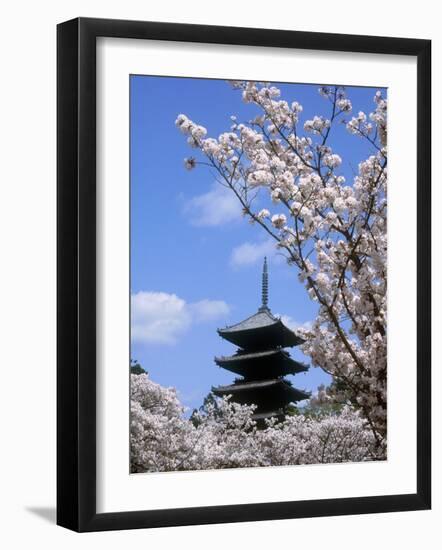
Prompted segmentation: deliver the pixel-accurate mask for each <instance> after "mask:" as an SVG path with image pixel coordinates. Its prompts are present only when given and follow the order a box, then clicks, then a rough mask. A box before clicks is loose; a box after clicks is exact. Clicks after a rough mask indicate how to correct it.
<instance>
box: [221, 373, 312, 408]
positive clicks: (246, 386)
mask: <svg viewBox="0 0 442 550" xmlns="http://www.w3.org/2000/svg"><path fill="white" fill-rule="evenodd" d="M270 389H271V390H273V391H277V392H278V393H282V394H284V395H285V396H286V398H287V399H288V401H287V402H290V401H302V400H303V399H308V398H309V397H310V394H309V393H307V392H305V391H303V390H298V389H296V388H294V387H293V386H292V385H291V384H290V383H289V382H287V381H286V380H283V379H282V378H273V379H271V380H257V381H253V382H235V383H234V384H231V385H229V386H218V387H217V388H215V387H212V391H213V393H214V394H215V395H218V396H222V395H229V394H232V395H235V394H238V393H244V392H255V391H260V390H265V391H266V392H268V390H270Z"/></svg>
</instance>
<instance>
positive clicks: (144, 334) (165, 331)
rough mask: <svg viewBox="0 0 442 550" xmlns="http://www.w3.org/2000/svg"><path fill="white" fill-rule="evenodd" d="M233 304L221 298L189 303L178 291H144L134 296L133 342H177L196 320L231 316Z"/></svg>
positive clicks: (132, 314)
mask: <svg viewBox="0 0 442 550" xmlns="http://www.w3.org/2000/svg"><path fill="white" fill-rule="evenodd" d="M228 312H229V306H228V305H227V304H226V303H225V302H223V301H221V300H201V301H200V302H195V303H190V304H188V303H186V301H185V300H183V299H182V298H179V297H178V296H177V295H176V294H168V293H167V292H145V291H140V292H137V293H136V294H132V296H131V317H132V319H131V325H132V326H131V337H132V341H133V342H142V343H151V344H166V345H170V344H175V343H176V342H177V340H178V339H179V337H180V336H182V335H183V334H184V333H185V332H186V331H187V330H189V329H190V327H191V326H192V324H193V323H197V322H204V321H210V320H213V319H217V318H220V317H222V316H225V315H227V314H228Z"/></svg>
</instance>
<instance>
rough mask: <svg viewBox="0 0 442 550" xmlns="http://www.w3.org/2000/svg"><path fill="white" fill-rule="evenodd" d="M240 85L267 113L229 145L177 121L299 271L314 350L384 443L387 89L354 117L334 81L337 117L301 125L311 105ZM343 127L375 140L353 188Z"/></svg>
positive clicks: (228, 138) (227, 136) (332, 105)
mask: <svg viewBox="0 0 442 550" xmlns="http://www.w3.org/2000/svg"><path fill="white" fill-rule="evenodd" d="M232 84H233V87H234V88H235V89H237V90H240V91H241V93H242V97H243V100H244V101H245V102H247V103H251V104H253V105H254V106H256V107H258V108H259V109H260V113H261V114H260V115H259V116H257V117H255V119H253V120H252V121H250V122H249V123H247V124H245V123H238V122H237V121H236V119H234V120H233V125H232V127H231V129H230V131H229V132H226V133H223V134H221V135H220V136H219V137H218V138H214V137H209V138H206V129H205V128H203V127H202V126H199V125H197V124H195V123H194V122H192V121H190V120H189V119H188V118H187V117H186V116H185V115H180V116H179V117H178V118H177V121H176V124H177V126H178V127H179V128H180V129H181V131H182V132H183V133H184V134H185V135H187V136H188V140H189V143H190V145H192V146H193V147H196V148H197V149H199V150H200V152H201V153H202V155H203V156H204V163H205V164H208V165H209V166H211V168H212V169H214V170H215V172H216V173H217V175H218V177H219V180H220V181H221V183H223V184H224V185H225V186H227V187H229V188H230V189H231V191H232V192H233V193H234V194H235V196H236V197H237V199H238V200H239V202H240V203H241V206H242V210H243V212H244V214H245V215H246V216H248V217H249V219H250V221H252V222H255V224H256V225H259V226H260V227H261V228H262V229H263V230H264V231H265V232H266V233H267V235H269V236H270V237H271V238H272V239H273V240H274V242H275V246H276V247H277V248H278V249H279V250H280V252H282V253H284V254H285V256H286V258H287V261H288V262H289V263H290V264H291V265H293V266H295V267H296V268H297V270H298V277H299V280H300V281H301V282H302V283H303V284H304V285H305V288H306V291H307V292H308V295H309V296H310V297H311V299H312V300H314V301H316V302H317V303H318V307H319V313H318V316H317V318H316V320H315V322H314V324H313V327H312V329H311V330H309V331H306V332H305V334H304V336H305V338H306V343H305V345H304V346H303V351H304V353H306V354H307V355H309V356H310V357H311V358H312V362H313V364H314V365H316V366H319V367H321V368H322V369H323V370H325V371H326V372H328V373H329V374H331V375H332V376H333V377H334V378H336V379H338V380H339V381H340V382H341V383H342V384H344V385H345V386H346V387H347V389H348V391H349V395H350V399H351V403H352V405H353V406H354V407H357V408H358V409H359V410H360V411H361V414H362V415H363V417H364V418H365V420H366V421H367V422H368V424H369V425H370V427H371V429H372V432H373V434H374V436H375V438H376V440H377V442H378V444H379V445H380V446H382V445H383V444H384V442H385V439H386V433H387V425H386V419H387V329H386V319H387V300H386V292H387V272H386V256H387V100H386V99H385V98H384V97H383V95H382V93H381V92H377V93H376V95H375V97H374V110H373V112H372V113H370V114H369V115H368V116H367V115H366V114H365V113H363V112H359V113H358V114H357V115H356V116H354V117H353V118H351V119H350V120H349V121H346V120H345V119H344V118H343V117H344V116H346V115H347V114H348V112H349V111H350V110H351V109H352V108H353V106H352V104H351V101H350V100H349V99H348V98H347V97H346V93H345V90H344V89H342V88H341V87H327V86H323V87H321V88H320V89H319V93H320V94H321V95H322V96H323V97H324V99H325V100H326V102H327V105H328V106H327V110H328V111H329V113H328V114H327V116H323V115H315V116H313V117H312V118H309V119H307V120H305V121H304V123H302V121H301V118H300V117H301V114H302V111H303V110H302V106H301V105H300V104H299V103H298V102H296V101H294V102H291V103H289V102H287V101H284V100H282V99H281V98H280V96H281V94H280V91H279V89H278V88H276V87H275V86H271V85H269V84H266V83H258V82H241V81H236V82H234V83H232ZM340 122H346V127H347V129H348V131H349V132H350V133H351V134H355V135H357V136H358V137H360V138H362V139H364V140H365V143H366V145H367V156H366V158H365V160H363V161H362V162H360V164H359V167H358V172H357V174H356V175H355V177H354V180H353V181H352V182H349V183H347V182H346V181H345V178H344V177H343V175H342V174H341V173H339V170H340V166H341V165H342V162H343V159H342V156H341V155H339V154H337V152H335V151H333V150H332V148H331V147H330V144H329V136H330V133H331V132H332V131H335V130H333V128H334V126H335V125H336V124H339V123H340ZM303 131H304V132H305V133H304V135H303ZM266 198H267V200H266ZM263 202H265V208H262V206H263V204H262V203H263ZM257 203H258V204H260V206H259V207H258V204H257ZM272 204H273V206H271V205H272Z"/></svg>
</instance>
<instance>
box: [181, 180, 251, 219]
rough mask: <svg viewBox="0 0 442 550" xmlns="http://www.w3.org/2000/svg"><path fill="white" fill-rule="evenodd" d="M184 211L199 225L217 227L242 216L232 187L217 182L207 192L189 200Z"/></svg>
mask: <svg viewBox="0 0 442 550" xmlns="http://www.w3.org/2000/svg"><path fill="white" fill-rule="evenodd" d="M183 211H184V214H185V215H186V216H187V217H188V218H189V221H190V223H191V224H192V225H195V226H197V227H216V226H219V225H224V224H226V223H230V222H232V221H234V220H239V219H240V218H241V205H240V203H239V201H238V199H237V198H236V197H235V195H234V194H233V192H232V191H231V190H230V189H228V188H226V187H224V186H222V185H221V184H219V183H216V182H215V183H214V184H213V185H212V187H211V188H210V190H209V191H208V192H207V193H204V194H203V195H197V196H196V197H193V198H192V199H190V200H188V201H187V202H186V203H185V204H184V209H183Z"/></svg>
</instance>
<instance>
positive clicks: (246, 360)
mask: <svg viewBox="0 0 442 550" xmlns="http://www.w3.org/2000/svg"><path fill="white" fill-rule="evenodd" d="M215 363H216V364H217V365H218V366H219V367H221V368H224V369H226V370H229V371H231V372H235V373H237V374H241V375H246V373H247V374H249V375H252V376H253V375H254V374H257V373H263V372H265V371H269V372H273V373H274V374H277V373H278V372H279V373H281V374H297V373H299V372H305V371H307V370H308V366H307V365H304V364H303V363H299V362H298V361H295V360H294V359H292V358H291V357H290V355H289V354H288V353H287V352H286V351H284V350H283V349H274V350H266V351H257V352H252V353H241V352H240V353H237V354H235V355H230V356H227V357H226V356H221V357H215Z"/></svg>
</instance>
